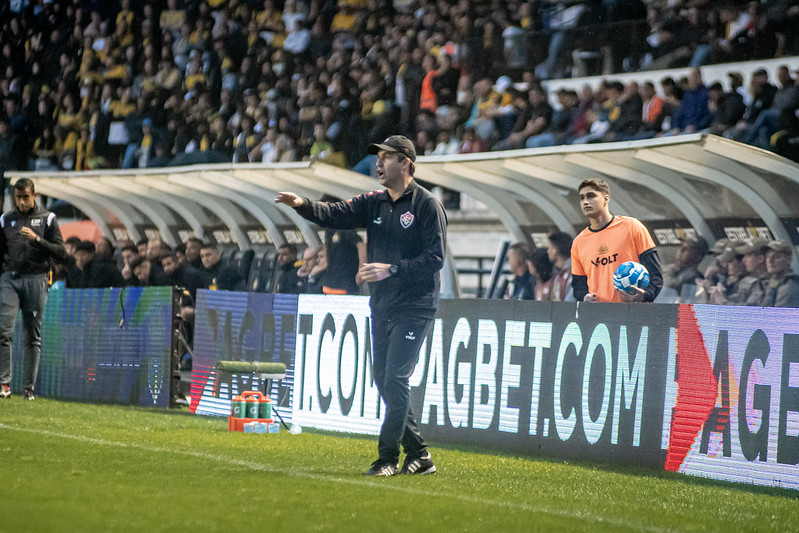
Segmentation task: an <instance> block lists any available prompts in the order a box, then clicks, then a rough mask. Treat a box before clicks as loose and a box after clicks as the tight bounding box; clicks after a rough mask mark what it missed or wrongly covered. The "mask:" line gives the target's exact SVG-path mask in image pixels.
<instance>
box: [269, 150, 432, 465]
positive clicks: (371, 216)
mask: <svg viewBox="0 0 799 533" xmlns="http://www.w3.org/2000/svg"><path fill="white" fill-rule="evenodd" d="M369 152H370V153H376V154H377V176H378V179H379V180H380V183H381V184H382V185H384V186H385V187H386V189H385V190H383V191H375V192H369V193H365V194H360V195H358V196H356V197H355V198H352V199H350V200H347V201H343V202H333V203H326V202H313V201H311V200H309V199H308V198H302V197H300V196H297V195H296V194H294V193H290V192H281V193H279V194H278V195H277V197H276V198H275V201H276V202H278V203H284V204H286V205H288V206H290V207H293V208H294V209H295V210H296V211H297V213H299V214H300V215H301V216H303V217H304V218H306V219H308V220H311V221H313V222H315V223H317V224H319V225H321V226H325V227H330V228H336V229H353V228H358V227H365V228H366V235H367V248H366V255H367V261H368V262H367V263H365V264H363V265H361V267H360V269H359V270H358V282H359V283H360V282H368V283H369V289H370V293H371V300H370V305H371V308H372V339H373V340H374V350H373V361H372V370H373V375H374V376H375V382H376V384H377V388H378V390H379V391H380V394H381V395H382V397H383V400H384V401H385V403H386V415H385V419H384V420H383V426H382V427H381V429H380V437H379V440H378V453H379V456H378V459H377V461H375V462H374V463H372V466H371V467H370V468H369V470H367V471H366V472H365V474H366V475H372V476H391V475H394V474H396V473H397V471H398V470H399V455H400V444H402V447H403V448H404V449H405V462H404V464H403V467H402V470H401V471H400V473H401V474H432V473H433V472H435V470H436V467H435V465H434V464H433V461H432V460H431V458H430V453H429V452H428V451H427V445H426V444H425V442H424V439H422V436H421V434H420V433H419V427H418V425H417V423H416V420H415V419H414V416H413V411H412V410H411V404H410V386H409V378H410V376H411V375H412V374H413V369H414V367H415V366H416V362H417V361H418V360H419V349H420V348H421V345H422V342H423V341H424V339H425V338H426V337H427V335H428V333H429V332H430V330H431V328H432V326H433V318H434V316H435V313H436V309H437V308H438V300H439V289H440V283H441V281H440V276H439V271H440V270H441V268H442V267H443V265H444V254H445V250H446V239H447V217H446V214H445V213H444V208H443V206H442V205H441V203H440V202H439V201H438V200H436V198H435V197H434V196H433V195H432V194H430V192H428V191H427V190H425V189H423V188H422V187H420V186H419V185H418V184H417V183H416V181H414V179H413V173H414V168H415V167H414V161H415V160H416V150H415V148H414V146H413V143H412V142H411V141H410V140H408V139H407V138H405V137H403V136H401V135H394V136H391V137H389V138H388V139H386V140H385V141H384V142H383V143H382V144H372V145H370V146H369Z"/></svg>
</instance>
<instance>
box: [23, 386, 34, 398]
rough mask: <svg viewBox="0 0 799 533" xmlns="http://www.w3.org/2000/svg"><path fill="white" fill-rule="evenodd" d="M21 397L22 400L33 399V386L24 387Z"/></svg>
mask: <svg viewBox="0 0 799 533" xmlns="http://www.w3.org/2000/svg"><path fill="white" fill-rule="evenodd" d="M22 399H24V400H35V399H36V396H34V395H33V388H32V387H26V388H25V391H24V392H23V393H22Z"/></svg>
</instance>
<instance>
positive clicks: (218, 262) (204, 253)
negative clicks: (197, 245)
mask: <svg viewBox="0 0 799 533" xmlns="http://www.w3.org/2000/svg"><path fill="white" fill-rule="evenodd" d="M200 258H201V259H202V262H203V270H202V272H203V274H204V275H205V280H206V283H207V285H206V286H205V288H207V289H216V290H220V291H243V290H245V289H246V282H245V280H244V279H243V278H242V277H241V275H240V274H239V272H238V270H236V269H235V268H233V267H232V266H229V265H225V264H223V263H222V258H221V255H220V254H219V248H217V247H216V245H215V244H210V243H207V244H204V245H203V247H202V249H201V250H200Z"/></svg>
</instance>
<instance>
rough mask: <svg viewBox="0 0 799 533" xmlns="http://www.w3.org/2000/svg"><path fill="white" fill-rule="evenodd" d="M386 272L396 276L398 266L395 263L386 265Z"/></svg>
mask: <svg viewBox="0 0 799 533" xmlns="http://www.w3.org/2000/svg"><path fill="white" fill-rule="evenodd" d="M388 273H389V274H391V275H392V276H396V275H397V274H399V267H398V266H397V265H396V264H395V263H392V264H391V265H389V267H388Z"/></svg>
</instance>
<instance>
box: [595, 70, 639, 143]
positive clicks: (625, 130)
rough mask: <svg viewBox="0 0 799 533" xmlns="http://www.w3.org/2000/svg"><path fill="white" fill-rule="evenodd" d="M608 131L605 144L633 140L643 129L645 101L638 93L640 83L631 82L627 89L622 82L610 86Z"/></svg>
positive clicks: (612, 83)
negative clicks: (641, 128) (640, 129)
mask: <svg viewBox="0 0 799 533" xmlns="http://www.w3.org/2000/svg"><path fill="white" fill-rule="evenodd" d="M608 98H609V100H610V107H609V111H608V131H607V132H606V133H605V135H604V136H603V138H602V140H603V141H605V142H613V141H623V140H628V139H631V138H633V137H634V136H635V134H636V133H637V132H638V130H639V128H640V127H641V116H642V113H643V101H642V100H641V95H640V94H639V92H638V83H636V82H630V83H628V84H627V86H626V87H625V86H624V85H623V84H622V83H621V82H611V83H610V84H608Z"/></svg>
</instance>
